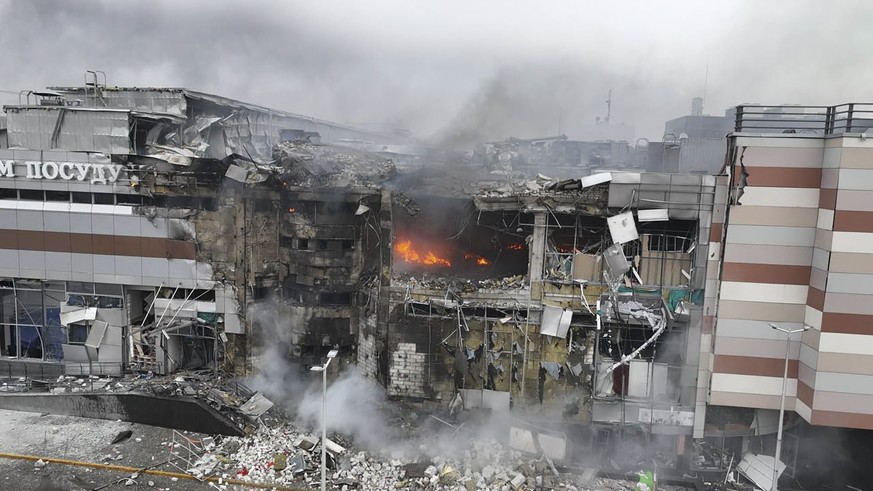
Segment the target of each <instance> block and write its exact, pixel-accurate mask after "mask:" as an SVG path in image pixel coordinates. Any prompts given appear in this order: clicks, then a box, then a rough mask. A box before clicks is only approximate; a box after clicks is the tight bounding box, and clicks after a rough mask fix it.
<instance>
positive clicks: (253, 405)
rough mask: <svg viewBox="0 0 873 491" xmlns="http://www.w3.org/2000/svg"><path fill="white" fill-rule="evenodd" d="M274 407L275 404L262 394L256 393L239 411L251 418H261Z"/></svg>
mask: <svg viewBox="0 0 873 491" xmlns="http://www.w3.org/2000/svg"><path fill="white" fill-rule="evenodd" d="M271 407H273V402H272V401H271V400H269V399H267V398H266V397H264V395H263V394H261V393H260V392H257V393H255V395H253V396H252V397H251V399H249V400H248V401H247V402H246V403H245V404H243V405H242V406H240V408H239V410H240V412H241V413H243V414H245V415H246V416H248V417H250V418H259V417H261V416H262V415H263V414H264V413H265V412H267V411H269V410H270V408H271Z"/></svg>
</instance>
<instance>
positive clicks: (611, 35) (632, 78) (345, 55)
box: [0, 0, 873, 141]
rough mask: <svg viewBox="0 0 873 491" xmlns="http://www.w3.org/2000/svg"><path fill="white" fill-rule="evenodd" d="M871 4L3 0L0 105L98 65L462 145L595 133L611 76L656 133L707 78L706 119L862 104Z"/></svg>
mask: <svg viewBox="0 0 873 491" xmlns="http://www.w3.org/2000/svg"><path fill="white" fill-rule="evenodd" d="M338 11H341V12H342V13H343V15H337V14H336V12H338ZM459 13H460V14H461V15H459ZM871 15H873V3H870V2H865V1H847V2H815V1H812V0H807V1H800V2H791V3H787V2H781V1H771V2H720V3H709V2H707V3H701V2H692V1H690V0H688V1H674V2H668V3H666V4H663V3H657V4H655V3H652V2H643V1H638V2H620V3H603V4H599V5H591V4H587V3H580V2H571V1H565V2H559V3H556V4H550V5H549V6H544V7H542V8H537V7H532V6H530V5H527V4H525V3H515V2H502V1H497V0H493V1H483V2H476V4H475V5H471V4H470V3H469V2H463V3H462V2H456V3H454V4H452V3H451V2H448V3H446V2H440V3H439V4H433V5H432V6H428V5H419V4H416V3H409V2H402V1H399V0H381V1H376V2H365V3H364V2H362V3H351V4H349V3H348V2H343V3H338V2H333V1H331V0H326V1H323V2H313V3H305V2H267V1H253V2H246V3H244V4H243V3H239V4H232V3H215V2H204V1H202V0H201V1H191V2H183V3H181V4H180V3H178V2H170V1H155V2H148V3H132V2H110V1H98V0H90V1H82V2H75V3H72V2H65V1H61V0H54V1H51V0H41V1H34V2H12V1H9V0H0V18H2V19H3V20H4V23H3V25H4V29H2V30H0V45H2V46H3V47H4V56H3V57H2V59H0V72H2V73H3V74H4V81H3V83H2V84H0V91H8V92H9V93H6V92H0V96H2V98H0V101H2V102H3V103H6V104H9V103H15V102H17V92H18V91H19V90H22V89H38V88H42V87H44V86H45V85H81V84H82V82H83V75H84V71H85V70H86V69H96V70H104V71H106V72H107V74H108V78H109V83H110V84H115V85H127V86H139V87H143V86H169V87H179V86H185V87H190V88H193V89H196V90H203V91H207V92H214V93H218V94H222V95H226V96H229V97H233V98H238V99H241V100H246V101H250V102H254V103H259V104H263V105H266V106H270V107H276V108H279V109H285V110H289V111H293V112H298V113H302V114H307V115H311V116H315V117H320V118H325V119H330V120H335V121H340V122H351V123H365V122H385V121H395V120H402V121H404V122H405V123H406V125H408V126H409V128H410V129H411V130H412V131H413V133H414V134H415V135H418V136H420V137H427V136H431V135H440V136H442V137H443V138H445V139H446V140H447V141H453V140H452V139H453V138H457V139H458V141H465V140H469V139H470V138H471V137H473V136H475V135H482V136H483V137H485V138H489V139H490V138H494V137H495V136H496V137H498V138H501V139H502V138H505V137H507V136H509V135H513V136H530V135H541V134H552V133H555V132H556V131H557V129H558V127H559V121H562V123H561V124H560V126H561V132H563V133H566V134H567V135H568V136H570V137H571V138H576V137H578V138H584V137H586V135H585V134H574V132H575V131H576V130H575V129H574V125H577V124H580V123H586V124H588V123H591V122H592V121H594V119H595V118H596V117H598V116H600V117H601V118H602V117H603V116H605V112H606V108H605V102H604V101H605V99H606V97H607V93H608V90H609V89H613V99H614V108H613V109H614V110H613V121H615V122H619V123H620V122H625V123H627V124H630V125H633V126H634V127H635V128H636V130H637V131H636V136H637V137H646V138H650V139H651V138H660V136H661V134H662V132H663V123H664V121H666V120H668V119H671V118H674V117H678V116H681V115H684V114H687V113H688V110H689V101H690V99H691V98H692V97H694V96H702V95H704V94H703V92H704V91H705V92H706V95H707V101H706V111H707V112H708V113H710V114H719V113H721V111H723V110H724V108H726V107H728V106H730V105H734V104H737V103H742V102H761V103H766V104H779V103H786V102H788V103H799V104H822V103H824V104H835V103H841V102H845V101H851V100H867V99H868V97H866V96H867V95H868V93H869V90H868V88H867V84H866V80H868V79H869V76H868V75H869V74H870V72H871V71H873V67H871V66H869V64H864V63H857V60H859V59H864V55H865V50H866V47H867V46H868V45H869V42H870V40H871V37H873V32H871V31H870V30H869V29H867V28H866V20H867V19H869V18H871ZM49 33H50V34H51V35H49ZM836 33H838V35H837V34H836ZM707 66H709V70H708V72H709V76H708V83H707V84H706V87H704V81H705V80H706V79H707V77H706V73H707Z"/></svg>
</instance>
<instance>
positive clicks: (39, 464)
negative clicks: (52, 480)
mask: <svg viewBox="0 0 873 491" xmlns="http://www.w3.org/2000/svg"><path fill="white" fill-rule="evenodd" d="M33 467H35V468H37V469H42V468H43V467H45V461H44V460H42V459H39V460H37V461H36V462H34V463H33Z"/></svg>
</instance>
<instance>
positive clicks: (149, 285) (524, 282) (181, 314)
mask: <svg viewBox="0 0 873 491" xmlns="http://www.w3.org/2000/svg"><path fill="white" fill-rule="evenodd" d="M98 82H99V81H98V80H96V79H95V80H94V81H93V83H90V84H88V85H87V86H86V87H81V88H69V87H66V88H64V87H61V88H54V89H52V90H50V91H40V92H33V93H29V94H23V96H22V97H23V100H22V101H21V104H18V105H15V106H7V107H6V108H5V111H6V114H7V126H6V129H5V134H6V136H7V138H8V142H9V148H3V149H0V220H2V224H0V228H2V233H0V370H4V371H8V373H10V374H13V373H14V374H16V375H19V374H20V375H25V374H27V375H29V374H33V373H40V374H59V373H72V374H96V373H109V374H120V373H123V372H125V371H129V370H153V371H156V372H159V373H170V372H173V371H176V370H179V369H183V368H198V367H200V368H202V367H206V368H211V369H214V370H219V369H224V370H227V371H229V372H233V373H236V374H248V373H251V372H252V371H253V370H257V369H258V368H259V366H262V364H263V363H269V359H268V358H266V357H265V356H264V354H265V353H266V348H268V347H269V348H272V349H273V350H274V351H275V352H278V353H279V354H280V355H281V356H282V357H283V358H289V359H298V360H301V361H303V362H304V363H314V362H316V361H317V360H319V359H320V358H321V357H322V356H323V355H324V353H325V352H326V351H327V350H329V349H338V350H339V351H340V353H341V354H340V357H341V358H342V359H344V360H345V361H346V362H354V363H356V364H357V365H358V366H359V367H360V368H361V369H362V370H363V371H364V372H365V373H366V374H367V376H369V377H370V378H372V379H373V380H375V381H377V382H378V383H379V384H381V385H382V386H383V387H385V389H386V391H387V392H388V394H389V395H391V396H393V397H397V398H403V399H405V400H409V401H414V402H417V403H419V404H421V405H423V406H428V407H442V408H451V410H454V411H457V410H460V409H462V408H488V409H491V410H493V411H512V412H513V413H515V414H518V415H521V416H523V417H524V418H525V419H527V420H529V421H535V422H537V423H540V424H541V425H542V427H554V428H558V427H560V428H561V429H562V431H563V430H565V429H568V428H569V429H570V430H568V431H570V433H571V434H572V438H570V441H572V442H575V443H573V445H583V443H581V442H584V446H593V447H594V448H597V449H598V450H599V451H600V452H601V453H602V454H603V455H609V456H611V457H612V458H614V459H615V460H616V461H622V462H624V461H626V462H631V461H633V460H634V459H637V458H638V457H640V454H639V452H647V453H654V452H656V451H658V452H660V451H661V450H664V449H666V450H665V451H664V452H663V453H665V454H666V455H667V457H666V458H665V459H664V461H663V462H662V464H661V465H664V466H667V467H675V468H686V467H688V465H689V462H690V460H691V458H692V454H693V453H695V447H694V445H693V444H692V437H698V438H700V436H699V435H701V434H702V433H701V432H702V431H703V428H704V427H705V423H706V421H705V419H704V411H703V408H705V406H706V405H707V403H708V402H709V401H708V399H707V390H708V385H707V384H708V383H709V380H708V379H705V378H700V377H698V374H699V373H700V370H701V369H706V368H707V366H708V365H707V360H708V359H702V358H701V346H703V345H704V344H706V343H708V342H709V341H708V339H710V338H706V337H705V336H702V334H701V332H702V330H703V329H705V328H706V326H707V324H706V322H705V319H706V318H707V317H705V316H704V310H703V309H704V306H703V303H704V293H703V292H704V289H705V286H706V284H707V281H711V280H712V279H713V278H714V277H713V276H712V275H713V272H712V268H711V267H710V269H707V265H708V264H709V265H710V266H711V264H712V263H711V260H712V257H710V255H711V254H712V251H713V248H712V246H710V240H711V238H712V237H716V234H714V233H713V232H712V227H711V224H712V222H713V216H714V214H715V213H718V211H719V209H718V207H717V203H718V201H717V196H719V195H718V192H717V189H716V187H717V186H716V178H715V177H713V176H698V175H676V174H674V175H667V174H647V173H622V172H613V173H609V172H604V173H597V174H593V175H587V176H584V177H574V178H570V179H550V178H548V177H546V176H543V175H539V176H537V178H536V179H526V178H523V177H521V176H519V175H518V174H516V173H512V172H506V173H501V172H498V173H494V172H490V171H491V170H493V169H490V168H488V167H486V166H485V165H477V164H472V163H470V162H465V163H463V164H464V165H468V166H472V167H471V168H469V169H467V168H464V170H463V172H461V171H459V170H458V165H460V164H458V163H456V162H454V161H452V162H440V163H439V164H440V165H416V166H413V165H411V164H409V162H413V161H414V162H417V163H421V162H422V160H423V159H427V158H431V157H433V156H432V155H431V156H430V157H429V155H428V154H427V153H426V152H423V153H421V154H418V155H416V157H415V159H409V162H406V163H405V165H404V166H401V168H398V166H397V165H396V164H395V162H394V161H393V160H390V159H388V158H386V156H385V154H384V153H378V154H377V153H372V152H368V151H365V150H362V148H370V147H373V146H378V145H376V144H377V143H384V144H385V145H389V146H390V145H393V144H399V143H403V141H402V138H405V135H398V134H396V133H379V132H374V131H371V130H362V129H358V128H354V127H350V126H346V125H340V124H336V123H330V122H326V121H320V120H315V119H312V118H308V117H304V116H299V115H295V114H292V113H286V112H281V111H275V110H272V109H268V108H263V107H260V106H255V105H251V104H246V103H242V102H239V101H234V100H231V99H227V98H223V97H219V96H214V95H210V94H204V93H200V92H195V91H189V90H186V89H165V88H154V89H142V88H118V87H109V86H107V85H105V83H98ZM362 141H366V142H368V143H367V144H366V145H363V144H358V142H362ZM393 148H400V146H397V147H393ZM444 155H448V156H452V155H453V154H452V153H450V152H447V153H446V154H444ZM574 159H575V157H574ZM461 174H463V177H459V175H461ZM707 315H711V314H707ZM704 352H706V353H708V351H705V350H704ZM522 439H523V438H522ZM541 442H542V439H541ZM519 445H522V444H519ZM561 445H563V447H561ZM522 446H523V445H522ZM558 446H559V447H561V448H563V450H562V451H561V452H557V453H556V455H557V454H561V455H565V454H566V455H569V453H570V452H572V451H573V448H572V445H570V446H568V444H567V440H561V444H560V445H558Z"/></svg>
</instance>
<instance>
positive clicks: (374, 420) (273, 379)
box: [246, 302, 513, 458]
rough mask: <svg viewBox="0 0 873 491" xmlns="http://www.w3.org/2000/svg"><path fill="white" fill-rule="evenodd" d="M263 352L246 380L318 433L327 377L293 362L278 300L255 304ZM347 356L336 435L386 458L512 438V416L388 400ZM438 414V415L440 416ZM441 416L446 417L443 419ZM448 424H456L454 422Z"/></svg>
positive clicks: (338, 373)
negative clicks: (460, 417) (462, 417)
mask: <svg viewBox="0 0 873 491" xmlns="http://www.w3.org/2000/svg"><path fill="white" fill-rule="evenodd" d="M253 308H254V312H253V317H254V319H255V323H256V324H255V325H256V329H257V330H258V338H259V341H258V343H259V346H260V347H259V349H256V350H255V353H256V355H255V360H256V361H255V364H256V366H255V374H254V375H253V376H252V377H250V378H249V379H248V380H247V381H246V383H247V385H249V386H250V387H251V388H252V389H253V390H258V391H261V392H262V393H264V395H266V396H267V397H268V398H269V399H270V400H272V401H273V402H274V403H276V404H277V405H278V406H279V407H280V408H282V409H283V410H284V411H285V413H286V414H287V415H288V416H290V417H291V418H293V420H294V421H295V423H296V424H297V425H298V426H300V427H302V428H309V429H310V430H311V431H312V432H313V433H318V432H319V430H320V428H321V421H322V420H321V415H322V374H321V372H314V371H310V370H309V368H308V367H306V366H304V365H303V364H302V363H298V362H295V361H292V358H291V356H290V352H289V349H290V348H291V345H290V344H289V340H290V339H292V338H293V335H291V334H289V332H291V331H292V327H293V326H292V325H291V321H290V320H289V318H288V316H287V315H281V314H280V313H279V312H280V307H279V306H278V305H277V304H276V303H275V302H262V303H260V304H256V305H255V306H254V307H253ZM344 355H346V356H347V355H348V354H347V353H346V354H343V353H341V354H340V355H339V357H338V358H337V359H335V360H334V361H333V362H332V363H331V365H330V368H329V371H328V386H327V393H326V396H325V410H326V420H327V429H328V434H329V435H330V434H331V433H334V432H335V433H339V434H341V435H344V436H347V437H351V438H353V439H354V441H355V443H356V445H358V446H360V447H363V448H365V449H367V450H368V451H371V452H374V453H381V454H383V455H398V454H403V455H406V456H407V457H416V456H420V457H425V458H432V457H435V456H437V455H442V456H453V455H457V454H458V452H463V451H464V450H465V449H469V448H470V445H471V443H470V442H471V441H473V440H476V441H490V440H497V441H500V442H503V443H507V442H508V436H509V428H510V426H511V425H512V422H513V418H512V416H511V415H510V414H508V413H498V412H495V413H487V412H485V413H473V414H470V415H469V416H471V417H473V418H474V419H473V420H471V421H467V422H465V423H464V422H461V421H450V420H451V419H452V417H451V416H449V415H446V414H442V413H440V414H438V415H430V414H426V413H423V412H417V411H412V410H409V409H407V408H406V407H405V406H403V405H402V404H401V403H398V402H394V401H390V400H388V397H387V395H386V393H385V390H384V389H383V388H382V387H380V386H379V385H377V384H376V383H374V382H373V381H371V380H370V379H368V378H367V377H366V376H365V375H364V374H362V373H361V372H360V371H359V370H358V369H357V367H356V366H355V365H354V364H352V363H349V362H348V359H347V358H344ZM434 416H436V417H434ZM437 418H439V419H437ZM447 423H448V424H447Z"/></svg>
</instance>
